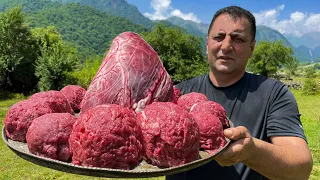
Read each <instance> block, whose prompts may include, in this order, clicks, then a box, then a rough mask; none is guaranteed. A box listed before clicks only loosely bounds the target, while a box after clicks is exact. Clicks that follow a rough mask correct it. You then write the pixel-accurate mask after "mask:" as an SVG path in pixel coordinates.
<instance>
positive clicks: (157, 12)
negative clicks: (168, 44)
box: [144, 0, 200, 22]
mask: <svg viewBox="0 0 320 180" xmlns="http://www.w3.org/2000/svg"><path fill="white" fill-rule="evenodd" d="M170 4H171V0H151V8H152V9H153V10H154V12H153V13H144V15H145V16H146V17H148V18H149V19H151V20H163V19H167V18H168V17H170V16H177V17H180V18H182V19H184V20H191V21H195V22H200V20H199V19H198V18H197V16H196V15H195V14H193V13H183V12H181V11H180V10H179V9H173V8H172V7H171V6H170Z"/></svg>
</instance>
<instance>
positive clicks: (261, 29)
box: [256, 26, 294, 48]
mask: <svg viewBox="0 0 320 180" xmlns="http://www.w3.org/2000/svg"><path fill="white" fill-rule="evenodd" d="M256 40H257V41H261V40H262V41H270V42H275V41H279V40H280V41H282V42H283V43H284V45H285V46H288V47H291V48H294V46H293V45H292V44H291V43H290V42H289V41H288V40H287V39H286V38H285V37H284V36H283V35H282V34H281V33H280V32H279V31H277V30H274V29H271V28H269V27H267V26H257V33H256Z"/></svg>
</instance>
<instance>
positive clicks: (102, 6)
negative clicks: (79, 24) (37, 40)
mask: <svg viewBox="0 0 320 180" xmlns="http://www.w3.org/2000/svg"><path fill="white" fill-rule="evenodd" d="M51 1H56V2H60V3H62V4H67V3H79V4H82V5H86V6H91V7H94V8H95V9H97V10H99V11H101V12H104V13H106V14H111V15H114V16H120V17H123V18H126V19H128V20H130V21H131V22H133V23H135V24H140V25H143V26H145V27H147V28H149V29H150V28H152V27H153V22H152V21H151V20H150V19H148V18H146V17H144V16H143V15H142V14H141V13H140V12H139V10H138V8H137V7H136V6H134V5H131V4H128V3H127V1H126V0H51Z"/></svg>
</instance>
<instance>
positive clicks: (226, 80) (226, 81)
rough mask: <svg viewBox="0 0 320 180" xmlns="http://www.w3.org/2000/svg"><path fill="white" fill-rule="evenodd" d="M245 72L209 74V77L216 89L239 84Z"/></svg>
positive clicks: (211, 72)
mask: <svg viewBox="0 0 320 180" xmlns="http://www.w3.org/2000/svg"><path fill="white" fill-rule="evenodd" d="M244 73H245V71H243V72H237V73H231V74H222V73H218V72H213V71H210V72H209V77H210V80H211V82H212V83H213V85H215V86H216V87H227V86H230V85H232V84H234V83H236V82H238V81H239V80H240V79H241V78H242V77H243V76H244Z"/></svg>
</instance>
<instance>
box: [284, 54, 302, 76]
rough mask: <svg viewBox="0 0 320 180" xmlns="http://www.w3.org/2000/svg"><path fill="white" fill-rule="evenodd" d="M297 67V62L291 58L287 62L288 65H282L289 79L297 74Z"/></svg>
mask: <svg viewBox="0 0 320 180" xmlns="http://www.w3.org/2000/svg"><path fill="white" fill-rule="evenodd" d="M298 66H299V61H298V60H297V59H296V58H293V60H292V61H289V62H288V63H286V64H284V69H285V72H286V74H287V78H289V79H290V78H291V77H292V76H294V75H295V74H296V72H297V69H298Z"/></svg>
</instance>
